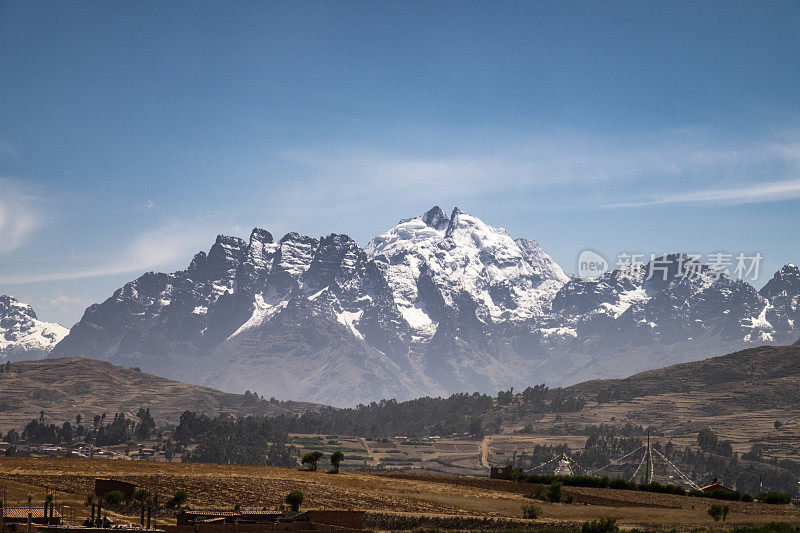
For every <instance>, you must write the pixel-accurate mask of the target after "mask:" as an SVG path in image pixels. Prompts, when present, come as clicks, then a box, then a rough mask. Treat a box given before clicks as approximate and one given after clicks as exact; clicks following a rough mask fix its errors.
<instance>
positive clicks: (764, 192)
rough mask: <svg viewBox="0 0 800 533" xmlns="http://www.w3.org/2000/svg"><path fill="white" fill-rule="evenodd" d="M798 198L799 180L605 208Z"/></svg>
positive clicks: (755, 201)
mask: <svg viewBox="0 0 800 533" xmlns="http://www.w3.org/2000/svg"><path fill="white" fill-rule="evenodd" d="M797 198H800V179H798V180H793V181H782V182H773V183H760V184H757V185H753V186H750V187H736V188H720V189H706V190H699V191H693V192H686V193H679V194H665V195H663V196H659V197H655V198H653V199H651V200H641V201H634V202H621V203H616V204H607V205H606V206H605V207H609V208H616V207H646V206H651V205H664V204H697V203H725V204H752V203H761V202H778V201H786V200H794V199H797Z"/></svg>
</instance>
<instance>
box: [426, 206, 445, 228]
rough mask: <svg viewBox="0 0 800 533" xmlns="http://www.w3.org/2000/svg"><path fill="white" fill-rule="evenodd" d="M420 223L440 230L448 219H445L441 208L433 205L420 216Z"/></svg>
mask: <svg viewBox="0 0 800 533" xmlns="http://www.w3.org/2000/svg"><path fill="white" fill-rule="evenodd" d="M422 221H423V222H425V224H426V225H428V226H430V227H432V228H436V229H441V228H442V227H444V226H446V225H447V223H448V222H449V221H450V219H448V218H447V215H446V214H445V213H444V211H442V208H441V207H439V206H438V205H435V206H433V207H431V208H430V209H429V210H428V211H426V212H425V213H424V214H423V215H422Z"/></svg>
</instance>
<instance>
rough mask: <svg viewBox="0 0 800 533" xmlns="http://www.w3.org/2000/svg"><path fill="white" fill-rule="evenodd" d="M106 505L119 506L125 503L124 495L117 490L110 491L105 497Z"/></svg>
mask: <svg viewBox="0 0 800 533" xmlns="http://www.w3.org/2000/svg"><path fill="white" fill-rule="evenodd" d="M105 501H106V505H119V504H121V503H122V502H123V501H125V494H123V493H122V492H120V491H118V490H112V491H111V492H108V493H106V495H105Z"/></svg>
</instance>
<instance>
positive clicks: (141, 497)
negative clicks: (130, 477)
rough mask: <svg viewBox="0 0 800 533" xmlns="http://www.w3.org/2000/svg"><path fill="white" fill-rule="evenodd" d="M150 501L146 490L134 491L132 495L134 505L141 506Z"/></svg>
mask: <svg viewBox="0 0 800 533" xmlns="http://www.w3.org/2000/svg"><path fill="white" fill-rule="evenodd" d="M149 499H150V491H149V490H146V489H136V491H135V492H134V493H133V500H134V501H135V502H136V503H139V504H142V503H144V502H146V501H147V500H149Z"/></svg>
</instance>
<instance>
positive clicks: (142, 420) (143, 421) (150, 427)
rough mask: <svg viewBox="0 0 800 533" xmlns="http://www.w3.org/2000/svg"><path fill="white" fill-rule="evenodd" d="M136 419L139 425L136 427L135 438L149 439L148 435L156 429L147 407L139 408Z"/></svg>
mask: <svg viewBox="0 0 800 533" xmlns="http://www.w3.org/2000/svg"><path fill="white" fill-rule="evenodd" d="M136 418H138V419H139V423H138V424H137V425H136V431H135V434H136V437H138V438H139V439H142V440H146V439H149V438H150V435H151V434H152V433H153V431H154V430H155V429H156V422H155V420H153V417H152V416H151V415H150V408H149V407H148V408H147V409H145V408H144V407H140V408H139V412H138V413H137V414H136Z"/></svg>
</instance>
